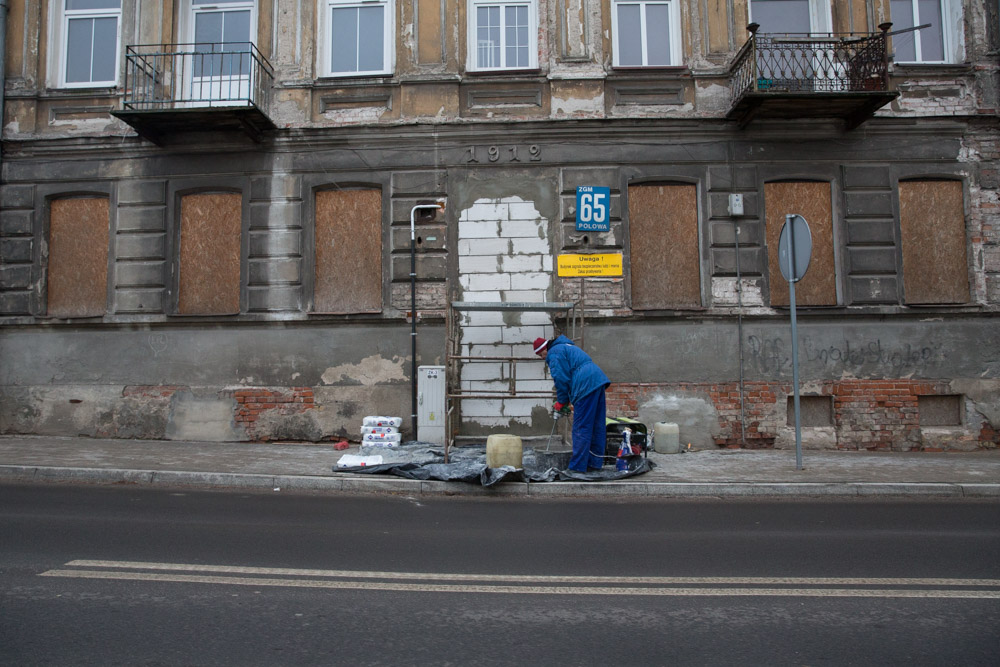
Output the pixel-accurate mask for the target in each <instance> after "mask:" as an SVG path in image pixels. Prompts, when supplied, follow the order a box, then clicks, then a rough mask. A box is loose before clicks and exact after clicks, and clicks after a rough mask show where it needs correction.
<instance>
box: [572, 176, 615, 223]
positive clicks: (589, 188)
mask: <svg viewBox="0 0 1000 667" xmlns="http://www.w3.org/2000/svg"><path fill="white" fill-rule="evenodd" d="M576 231H578V232H608V231H611V188H599V187H597V186H594V185H581V186H578V187H577V188H576Z"/></svg>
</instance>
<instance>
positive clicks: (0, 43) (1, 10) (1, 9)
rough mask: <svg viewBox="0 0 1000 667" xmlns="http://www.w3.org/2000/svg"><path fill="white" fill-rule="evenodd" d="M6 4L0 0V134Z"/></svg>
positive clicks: (0, 125)
mask: <svg viewBox="0 0 1000 667" xmlns="http://www.w3.org/2000/svg"><path fill="white" fill-rule="evenodd" d="M7 2H8V0H0V134H2V133H3V123H4V119H3V106H4V88H5V87H6V85H7V81H6V79H5V77H4V74H5V73H6V71H7V8H8V4H7Z"/></svg>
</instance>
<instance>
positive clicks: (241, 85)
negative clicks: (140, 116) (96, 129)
mask: <svg viewBox="0 0 1000 667" xmlns="http://www.w3.org/2000/svg"><path fill="white" fill-rule="evenodd" d="M273 80H274V69H273V68H272V67H271V64H270V63H269V62H268V61H267V59H266V58H265V57H264V56H263V55H262V54H261V53H260V51H259V50H258V49H257V47H256V46H254V45H253V44H252V43H250V42H211V43H209V42H201V43H193V44H153V45H138V46H127V47H126V48H125V98H124V100H123V107H124V109H127V110H131V111H171V110H179V109H193V108H202V109H204V108H207V107H212V108H214V107H228V108H232V107H254V108H256V109H258V110H260V111H261V112H262V113H266V111H267V109H268V107H269V104H270V95H271V88H272V83H273Z"/></svg>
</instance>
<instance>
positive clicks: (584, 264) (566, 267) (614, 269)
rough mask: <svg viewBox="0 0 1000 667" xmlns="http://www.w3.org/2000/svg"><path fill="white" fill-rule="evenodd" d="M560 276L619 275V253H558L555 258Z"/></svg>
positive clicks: (620, 261) (620, 266)
mask: <svg viewBox="0 0 1000 667" xmlns="http://www.w3.org/2000/svg"><path fill="white" fill-rule="evenodd" d="M557 267H558V274H559V277H560V278H573V277H580V276H584V277H586V276H620V275H622V256H621V253H617V252H613V253H606V254H587V255H559V257H558V258H557Z"/></svg>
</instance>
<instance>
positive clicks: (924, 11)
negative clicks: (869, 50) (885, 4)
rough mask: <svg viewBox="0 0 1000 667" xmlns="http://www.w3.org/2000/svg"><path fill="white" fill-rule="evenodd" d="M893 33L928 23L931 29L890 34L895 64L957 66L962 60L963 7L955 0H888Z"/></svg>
mask: <svg viewBox="0 0 1000 667" xmlns="http://www.w3.org/2000/svg"><path fill="white" fill-rule="evenodd" d="M889 11H890V17H891V20H892V30H893V32H895V31H898V30H905V29H906V28H913V27H916V26H920V25H925V24H928V23H929V24H930V27H927V28H921V29H919V30H913V31H911V32H904V33H899V34H896V35H893V37H892V47H893V51H894V52H895V56H894V58H895V61H896V62H898V63H957V62H961V61H962V35H961V25H962V20H961V19H962V7H961V2H959V1H958V0H891V2H890V4H889Z"/></svg>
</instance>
